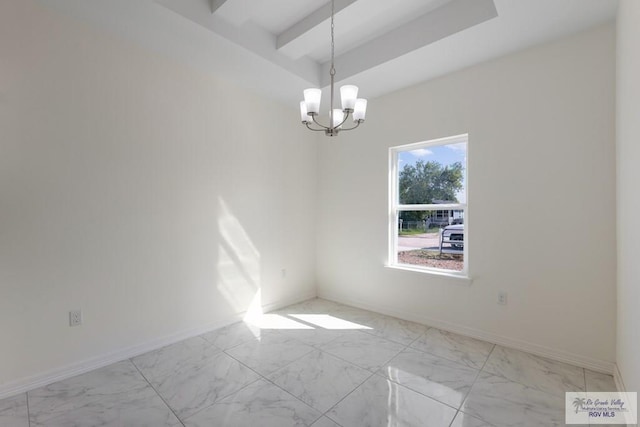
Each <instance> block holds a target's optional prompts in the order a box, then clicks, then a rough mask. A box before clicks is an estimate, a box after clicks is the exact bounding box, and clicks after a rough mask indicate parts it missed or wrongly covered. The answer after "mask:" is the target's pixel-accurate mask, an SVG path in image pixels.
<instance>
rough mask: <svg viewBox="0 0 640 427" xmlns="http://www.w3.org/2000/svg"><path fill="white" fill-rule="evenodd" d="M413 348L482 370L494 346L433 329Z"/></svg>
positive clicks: (412, 345)
mask: <svg viewBox="0 0 640 427" xmlns="http://www.w3.org/2000/svg"><path fill="white" fill-rule="evenodd" d="M411 347H414V348H417V349H418V350H422V351H425V352H427V353H431V354H434V355H436V356H440V357H444V358H445V359H449V360H453V361H454V362H460V363H463V364H465V365H467V366H470V367H472V368H475V369H480V368H482V365H484V363H485V361H486V360H487V357H488V356H489V353H491V349H492V348H493V344H491V343H488V342H486V341H480V340H477V339H474V338H469V337H465V336H462V335H458V334H454V333H452V332H445V331H442V330H440V329H435V328H431V329H429V330H428V331H427V332H426V333H425V334H424V335H423V336H421V337H420V338H418V339H417V340H416V341H414V342H413V343H412V344H411Z"/></svg>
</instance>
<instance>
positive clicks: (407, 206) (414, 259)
mask: <svg viewBox="0 0 640 427" xmlns="http://www.w3.org/2000/svg"><path fill="white" fill-rule="evenodd" d="M467 141H468V135H466V134H465V135H458V136H453V137H449V138H442V139H436V140H432V141H427V142H419V143H416V144H408V145H401V146H398V147H391V148H390V149H389V168H390V170H389V180H390V182H389V207H390V209H389V265H390V266H392V267H399V268H409V269H412V270H416V269H417V270H421V271H430V272H439V273H449V274H454V275H461V276H466V274H467V261H468V256H467V254H468V245H467V241H468V239H467V236H468V234H469V230H468V227H467V218H468V213H467Z"/></svg>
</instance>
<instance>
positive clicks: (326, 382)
mask: <svg viewBox="0 0 640 427" xmlns="http://www.w3.org/2000/svg"><path fill="white" fill-rule="evenodd" d="M370 376H371V372H369V371H367V370H365V369H362V368H360V367H358V366H355V365H353V364H351V363H349V362H345V361H344V360H341V359H338V358H337V357H334V356H332V355H330V354H328V353H324V352H321V351H319V350H316V351H313V352H311V353H309V354H307V355H305V356H302V358H300V359H298V360H296V361H295V362H293V363H291V364H290V365H287V366H286V367H284V368H282V369H280V370H279V371H276V372H274V373H273V374H272V375H270V376H269V379H270V380H271V381H273V382H274V383H276V384H277V385H278V386H280V387H281V388H283V389H284V390H286V391H288V392H289V393H291V394H293V395H294V396H296V397H297V398H298V399H300V400H302V401H303V402H305V403H306V404H307V405H309V406H311V407H313V408H315V409H317V410H318V411H320V412H323V413H324V412H326V411H327V410H328V409H329V408H331V407H332V406H333V405H335V404H336V403H338V402H339V401H340V400H342V398H344V397H345V396H346V395H347V394H349V393H350V392H351V391H353V390H354V389H355V388H356V387H357V386H359V385H360V384H362V382H363V381H364V380H366V379H367V378H369V377H370Z"/></svg>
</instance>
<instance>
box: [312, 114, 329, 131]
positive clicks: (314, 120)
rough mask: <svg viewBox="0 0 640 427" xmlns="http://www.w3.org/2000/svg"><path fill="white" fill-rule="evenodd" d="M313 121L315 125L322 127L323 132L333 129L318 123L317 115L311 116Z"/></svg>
mask: <svg viewBox="0 0 640 427" xmlns="http://www.w3.org/2000/svg"><path fill="white" fill-rule="evenodd" d="M311 120H313V123H315V124H317V125H318V126H320V127H321V128H322V130H325V129H331V127H329V126H325V125H323V124H321V123H318V121H317V120H316V115H315V114H314V115H312V116H311Z"/></svg>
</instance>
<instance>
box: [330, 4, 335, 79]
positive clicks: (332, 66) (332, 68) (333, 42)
mask: <svg viewBox="0 0 640 427" xmlns="http://www.w3.org/2000/svg"><path fill="white" fill-rule="evenodd" d="M334 13H335V6H334V0H331V70H329V73H331V75H332V76H335V74H336V68H335V66H334V59H333V58H334V55H335V41H334V34H333V32H334V28H335V27H334V25H333V15H334Z"/></svg>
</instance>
